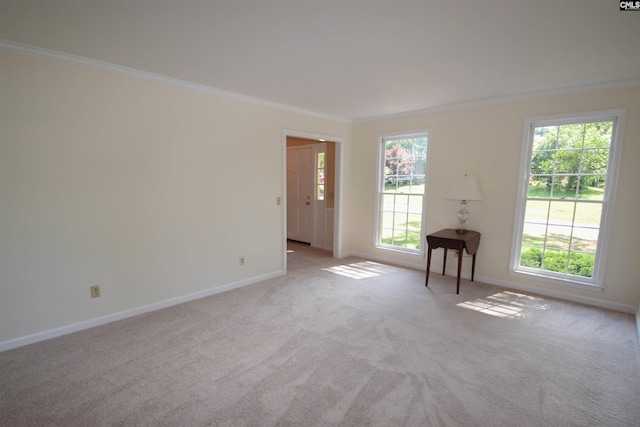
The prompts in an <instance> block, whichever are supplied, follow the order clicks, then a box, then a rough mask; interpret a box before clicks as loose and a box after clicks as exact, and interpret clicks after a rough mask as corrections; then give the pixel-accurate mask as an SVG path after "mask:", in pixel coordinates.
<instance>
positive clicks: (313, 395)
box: [0, 243, 640, 426]
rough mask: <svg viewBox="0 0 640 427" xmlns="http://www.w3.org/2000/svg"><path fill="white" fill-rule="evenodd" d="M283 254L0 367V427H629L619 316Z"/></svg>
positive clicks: (632, 381)
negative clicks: (279, 272) (278, 266)
mask: <svg viewBox="0 0 640 427" xmlns="http://www.w3.org/2000/svg"><path fill="white" fill-rule="evenodd" d="M290 248H291V249H292V250H293V252H291V253H290V254H289V255H288V274H287V275H286V276H283V277H279V278H275V279H271V280H267V281H264V282H261V283H258V284H255V285H251V286H246V287H244V288H241V289H236V290H233V291H229V292H225V293H222V294H219V295H215V296H211V297H207V298H203V299H200V300H197V301H192V302H189V303H186V304H181V305H178V306H174V307H170V308H167V309H163V310H159V311H156V312H153V313H148V314H145V315H141V316H137V317H134V318H130V319H126V320H123V321H119V322H114V323H111V324H108V325H104V326H100V327H97V328H93V329H90V330H85V331H81V332H78V333H74V334H70V335H66V336H63V337H59V338H55V339H51V340H48V341H45V342H41V343H37V344H33V345H29V346H25V347H21V348H17V349H14V350H10V351H6V352H3V353H0V425H2V426H31V425H33V426H210V425H216V426H217V425H220V426H334V425H335V426H337V425H340V426H639V425H640V355H639V348H638V340H637V336H636V333H635V322H634V319H633V316H632V315H629V314H625V313H619V312H614V311H609V310H604V309H599V308H594V307H589V306H584V305H580V304H575V303H571V302H566V301H559V300H554V299H551V298H546V297H544V298H543V297H539V296H534V295H525V294H523V293H522V292H516V291H509V290H507V289H504V288H499V287H495V286H490V285H486V284H482V283H478V282H475V283H472V282H469V281H467V280H464V279H463V281H462V283H461V288H460V294H459V295H456V294H455V278H454V277H443V276H441V275H440V274H438V273H437V272H433V271H432V273H431V279H430V281H429V288H425V286H424V272H423V271H417V270H412V269H406V268H399V267H394V266H390V265H385V264H382V263H374V262H370V261H366V260H362V259H358V258H348V259H343V260H336V259H333V258H331V257H330V256H329V255H328V254H327V253H326V252H323V251H318V250H315V249H312V248H308V247H306V246H304V245H299V244H293V243H291V244H290Z"/></svg>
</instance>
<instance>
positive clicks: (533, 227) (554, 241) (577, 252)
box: [511, 111, 624, 286]
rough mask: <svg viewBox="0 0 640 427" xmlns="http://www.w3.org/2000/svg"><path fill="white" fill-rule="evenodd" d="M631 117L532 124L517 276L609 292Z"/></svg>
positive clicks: (521, 198)
mask: <svg viewBox="0 0 640 427" xmlns="http://www.w3.org/2000/svg"><path fill="white" fill-rule="evenodd" d="M623 119H624V113H623V112H622V111H613V112H603V113H595V114H591V115H584V116H573V117H569V118H567V117H557V118H551V119H539V120H528V121H527V122H526V129H525V140H524V143H525V150H524V153H525V154H526V155H523V160H522V166H521V167H522V169H521V170H522V174H521V185H520V187H519V197H518V203H519V205H518V208H517V213H516V215H517V217H516V225H515V227H516V228H515V233H514V234H515V243H514V245H513V249H512V254H511V258H512V261H511V264H512V268H511V269H512V271H514V272H516V273H524V274H533V275H537V276H540V277H543V278H547V279H557V280H560V281H563V282H564V283H567V282H572V283H579V284H588V285H597V286H602V284H601V279H602V271H603V266H604V256H605V253H606V249H605V248H606V241H607V240H608V231H609V228H610V222H611V214H612V212H611V210H612V207H613V196H614V195H615V184H616V180H617V170H618V167H617V164H618V162H619V154H620V149H619V146H620V144H621V143H620V137H619V135H620V131H619V129H621V128H622V127H621V126H622V125H621V122H623Z"/></svg>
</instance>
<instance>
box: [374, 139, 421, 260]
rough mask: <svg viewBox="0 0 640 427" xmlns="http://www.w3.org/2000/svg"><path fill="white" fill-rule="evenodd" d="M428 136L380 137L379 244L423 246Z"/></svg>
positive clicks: (416, 250)
mask: <svg viewBox="0 0 640 427" xmlns="http://www.w3.org/2000/svg"><path fill="white" fill-rule="evenodd" d="M427 139H428V135H427V134H426V133H419V134H409V135H395V136H390V137H384V138H381V139H380V151H379V163H378V167H379V173H378V177H379V178H378V198H377V200H378V211H377V221H376V222H377V228H376V237H375V245H376V247H380V248H387V249H395V250H400V251H406V252H413V253H419V252H420V251H421V250H422V248H421V245H420V243H421V240H422V229H423V227H424V198H425V180H426V173H427Z"/></svg>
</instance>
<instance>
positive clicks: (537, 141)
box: [533, 126, 558, 151]
mask: <svg viewBox="0 0 640 427" xmlns="http://www.w3.org/2000/svg"><path fill="white" fill-rule="evenodd" d="M557 137H558V127H557V126H543V127H536V128H535V129H534V131H533V151H538V150H554V149H555V148H556V142H557Z"/></svg>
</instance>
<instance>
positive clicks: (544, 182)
mask: <svg viewBox="0 0 640 427" xmlns="http://www.w3.org/2000/svg"><path fill="white" fill-rule="evenodd" d="M551 182H552V177H551V176H532V177H531V179H529V197H535V198H541V199H548V198H549V197H551Z"/></svg>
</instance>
